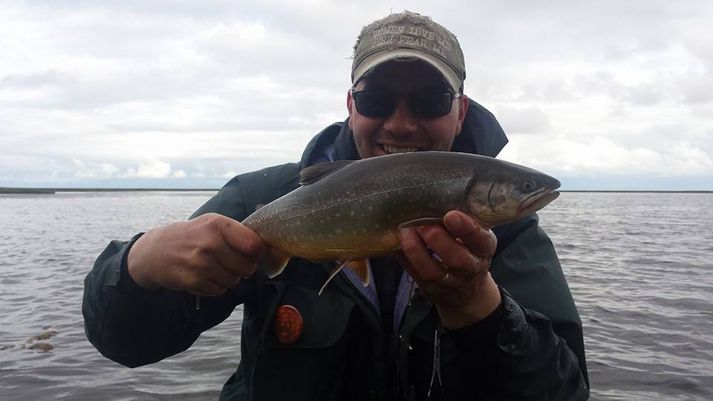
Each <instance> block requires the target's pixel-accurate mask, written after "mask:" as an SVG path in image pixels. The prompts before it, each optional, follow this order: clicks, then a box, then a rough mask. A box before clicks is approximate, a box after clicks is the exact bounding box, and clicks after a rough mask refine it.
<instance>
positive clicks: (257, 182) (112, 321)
mask: <svg viewBox="0 0 713 401" xmlns="http://www.w3.org/2000/svg"><path fill="white" fill-rule="evenodd" d="M506 142H507V139H506V137H505V135H504V133H503V132H502V129H501V128H500V126H499V124H498V123H497V121H496V120H495V118H494V117H493V116H492V114H490V113H489V112H488V111H487V110H486V109H484V108H483V107H482V106H480V105H479V104H477V103H475V102H473V101H471V104H470V107H469V112H468V115H467V116H466V120H465V122H464V125H463V128H462V131H461V134H460V135H458V136H457V137H456V140H455V142H454V145H453V150H457V151H467V152H471V153H480V154H485V155H489V156H495V155H496V154H497V153H498V152H499V151H500V149H502V147H503V146H504V145H505V143H506ZM357 158H358V154H357V152H356V147H355V145H354V142H353V137H352V134H351V132H350V130H349V128H348V124H347V123H346V122H344V123H336V124H333V125H331V126H329V127H327V128H326V129H325V130H324V131H322V132H321V133H319V134H318V135H317V136H315V138H314V139H313V140H312V141H311V142H310V144H309V145H308V146H307V147H306V149H305V151H304V153H303V157H302V159H301V161H300V162H299V163H288V164H284V165H280V166H274V167H270V168H267V169H264V170H260V171H257V172H253V173H248V174H243V175H240V176H238V177H235V178H234V179H232V180H231V181H230V182H228V183H227V184H226V185H225V186H224V187H223V188H222V189H221V190H220V191H219V192H218V193H217V194H216V195H215V196H214V197H213V198H211V199H210V200H209V201H208V202H207V203H206V204H205V205H203V206H202V207H201V208H199V209H198V210H197V211H196V212H195V213H194V215H193V216H194V217H195V216H198V215H201V214H204V213H208V212H216V213H221V214H223V215H226V216H229V217H231V218H233V219H236V220H239V221H240V220H242V219H244V218H245V217H246V216H248V215H249V214H250V213H251V212H252V211H254V210H255V208H256V207H257V206H258V205H259V204H265V203H268V202H270V201H271V200H273V199H276V198H277V197H279V196H281V195H283V194H285V193H287V192H289V191H291V190H292V189H294V188H296V187H297V185H298V183H297V177H298V172H299V171H300V169H301V168H303V167H306V166H308V165H312V164H314V163H317V162H320V161H325V160H332V159H337V160H341V159H357ZM494 231H495V233H496V235H497V237H498V247H497V250H496V254H495V257H494V258H493V261H492V268H491V272H492V275H493V277H494V279H495V281H496V282H497V283H498V285H499V286H500V288H501V293H502V295H503V302H502V304H501V305H500V307H499V308H498V309H497V310H496V311H495V312H494V313H493V314H492V315H491V316H490V317H488V318H486V319H485V320H483V321H481V322H478V323H477V324H475V325H473V326H470V327H466V328H463V329H459V330H446V329H444V328H442V327H441V326H440V324H439V320H438V315H437V313H436V311H435V308H434V306H433V304H432V302H431V301H430V300H428V299H427V298H426V297H424V296H422V295H420V293H419V292H418V289H417V288H416V289H413V286H412V285H410V281H409V278H408V277H407V275H405V274H404V275H402V276H401V283H400V284H399V287H398V295H397V299H396V302H395V305H396V306H395V310H396V312H395V315H396V319H395V320H394V326H393V330H392V332H391V333H389V330H384V326H383V325H382V321H381V318H380V314H379V308H378V306H377V305H376V304H377V303H378V301H376V300H375V296H374V293H373V289H372V292H369V289H368V288H367V289H364V288H360V287H361V285H356V284H355V281H353V280H354V278H353V277H350V276H349V274H348V272H343V273H340V274H339V275H338V276H337V277H336V278H335V279H334V280H333V281H332V282H331V283H330V285H329V286H328V287H327V290H326V291H325V292H324V294H323V295H321V296H318V295H317V290H318V289H319V288H320V286H321V285H322V284H323V283H324V281H325V280H326V278H327V277H328V275H329V273H330V272H331V270H332V269H333V265H332V264H328V263H320V264H316V263H312V262H309V261H306V260H301V259H293V260H291V261H290V264H289V265H288V266H287V268H286V269H285V271H284V272H283V273H282V274H281V275H279V276H277V277H275V278H273V279H268V278H267V277H266V276H265V275H264V274H261V273H258V274H255V275H254V276H253V277H251V278H250V279H247V280H243V281H241V283H240V284H238V285H237V286H236V287H235V288H233V289H231V290H230V291H229V292H228V293H226V294H225V295H223V296H220V297H209V298H206V297H204V298H203V299H202V301H201V307H200V309H196V308H195V304H194V297H193V296H191V295H189V294H187V293H184V292H180V291H171V290H159V291H147V290H144V289H142V288H140V287H138V286H137V285H136V284H135V283H134V282H133V281H132V280H131V278H130V276H129V275H128V273H127V268H126V255H127V253H128V250H129V249H130V247H131V245H132V244H133V242H134V241H135V240H136V239H137V238H138V237H139V236H140V234H139V235H137V236H135V237H134V238H133V239H132V240H130V241H125V242H122V241H113V242H111V243H110V244H109V246H108V247H107V248H106V249H105V250H104V252H103V253H102V254H101V255H100V256H99V257H98V259H97V261H96V262H95V265H94V267H93V269H92V271H91V272H90V273H89V274H88V275H87V278H86V280H85V293H84V301H83V314H84V318H85V331H86V334H87V337H88V338H89V340H90V341H91V342H92V344H94V346H95V347H96V348H97V349H98V350H99V351H100V352H101V353H102V354H103V355H105V356H106V357H108V358H110V359H112V360H114V361H117V362H119V363H122V364H124V365H126V366H130V367H134V366H140V365H144V364H148V363H152V362H156V361H159V360H161V359H163V358H166V357H168V356H170V355H173V354H176V353H178V352H181V351H183V350H185V349H187V348H188V347H190V345H191V344H192V343H193V342H194V341H195V339H196V338H197V337H198V336H199V335H200V333H201V332H203V331H204V330H207V329H209V328H211V327H213V326H215V325H217V324H219V323H220V322H221V321H223V320H224V319H226V318H227V317H228V316H229V315H230V314H231V312H232V311H233V309H234V308H235V307H236V306H237V305H240V304H242V305H244V317H243V325H242V333H241V361H240V365H239V367H238V369H237V371H236V372H235V373H234V374H233V375H232V376H231V377H230V379H229V380H228V381H227V383H226V384H225V386H224V388H223V390H222V392H221V399H225V400H272V399H287V398H288V397H289V399H291V400H396V399H403V400H423V399H427V397H429V396H430V398H429V399H447V400H461V399H462V400H465V399H468V400H491V399H507V400H519V399H523V400H525V399H528V400H537V399H542V400H545V399H547V400H583V399H586V398H587V397H588V378H587V370H586V361H585V356H584V347H583V340H582V326H581V321H580V319H579V315H578V313H577V310H576V308H575V305H574V302H573V300H572V297H571V294H570V291H569V288H568V286H567V283H566V280H565V277H564V275H563V273H562V270H561V267H560V264H559V261H558V259H557V255H556V253H555V250H554V247H553V245H552V243H551V242H550V240H549V238H548V237H547V235H546V234H545V233H544V232H543V231H542V229H541V228H539V226H538V220H537V216H536V215H532V216H528V217H526V218H524V219H521V220H519V221H517V222H514V223H511V224H508V225H505V226H501V227H497V228H495V229H494ZM280 305H291V306H294V307H296V308H297V309H298V310H299V311H300V313H301V315H302V317H303V322H304V329H303V332H302V334H301V336H300V338H299V339H298V340H297V341H296V342H295V343H292V344H288V345H285V344H282V343H280V342H279V341H277V338H276V334H275V322H274V320H275V313H276V310H277V308H278V307H279V306H280ZM434 361H435V364H434ZM436 366H437V367H438V369H436Z"/></svg>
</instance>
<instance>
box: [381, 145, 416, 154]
mask: <svg viewBox="0 0 713 401" xmlns="http://www.w3.org/2000/svg"><path fill="white" fill-rule="evenodd" d="M417 150H418V148H400V147H397V146H391V145H384V151H385V152H386V153H408V152H415V151H417Z"/></svg>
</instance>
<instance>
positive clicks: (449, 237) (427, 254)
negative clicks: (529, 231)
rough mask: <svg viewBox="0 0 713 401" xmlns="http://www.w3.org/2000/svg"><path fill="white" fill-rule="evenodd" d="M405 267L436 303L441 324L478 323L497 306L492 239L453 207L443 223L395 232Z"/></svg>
mask: <svg viewBox="0 0 713 401" xmlns="http://www.w3.org/2000/svg"><path fill="white" fill-rule="evenodd" d="M399 237H400V241H401V248H402V252H403V254H401V255H399V259H400V261H401V264H402V265H403V267H404V269H406V271H407V272H408V273H409V274H410V275H411V277H413V278H414V280H416V282H417V283H418V286H419V288H420V290H421V291H422V292H423V293H424V295H426V296H427V297H429V298H431V299H432V300H433V302H434V303H435V305H436V308H437V310H438V313H439V315H440V317H441V322H442V323H443V326H444V327H446V328H449V329H456V328H461V327H465V326H469V325H471V324H474V323H477V322H479V321H480V320H483V319H484V318H486V317H487V316H489V315H490V314H491V313H492V312H493V311H494V310H495V309H496V308H497V307H498V305H500V302H501V297H500V291H499V289H498V286H497V284H496V283H495V281H494V280H493V278H492V276H491V275H490V271H489V269H490V261H491V259H492V258H493V255H494V254H495V248H496V246H497V238H496V237H495V234H493V232H492V231H491V230H490V229H488V228H486V227H484V226H482V225H480V224H479V223H478V222H477V220H475V219H474V218H472V217H470V216H469V215H467V214H465V213H463V212H460V211H455V210H452V211H450V212H448V213H446V215H445V216H444V217H443V226H441V225H429V226H420V227H410V228H403V229H401V230H400V232H399Z"/></svg>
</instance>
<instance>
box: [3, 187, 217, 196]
mask: <svg viewBox="0 0 713 401" xmlns="http://www.w3.org/2000/svg"><path fill="white" fill-rule="evenodd" d="M218 189H219V188H17V187H0V194H5V195H7V194H18V195H32V194H37V195H47V194H49V195H51V194H54V193H57V192H196V191H212V192H215V191H218Z"/></svg>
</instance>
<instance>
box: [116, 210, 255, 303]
mask: <svg viewBox="0 0 713 401" xmlns="http://www.w3.org/2000/svg"><path fill="white" fill-rule="evenodd" d="M267 249H268V247H267V245H266V244H265V243H264V242H263V240H262V238H260V236H259V235H258V234H257V233H255V232H254V231H252V230H251V229H249V228H248V227H246V226H244V225H243V224H241V223H239V222H237V221H235V220H233V219H231V218H229V217H225V216H222V215H219V214H215V213H209V214H205V215H202V216H200V217H197V218H195V219H192V220H188V221H181V222H177V223H172V224H169V225H166V226H162V227H158V228H155V229H153V230H150V231H148V232H146V234H144V235H142V236H141V237H140V238H139V239H138V240H137V241H136V242H135V243H134V245H133V246H132V247H131V249H130V250H129V255H128V257H127V265H128V270H129V275H130V276H131V278H132V279H133V280H134V281H135V282H136V283H137V284H138V285H139V286H140V287H143V288H146V289H159V288H168V289H172V290H183V291H188V292H190V293H192V294H197V295H209V296H211V295H212V296H217V295H221V294H224V293H225V292H226V291H227V290H228V289H229V288H231V287H233V286H235V285H236V284H237V283H238V282H239V281H240V280H241V279H242V278H246V277H249V276H251V275H252V274H253V273H255V270H256V268H257V261H258V260H260V259H261V258H262V257H263V255H265V254H266V252H267Z"/></svg>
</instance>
